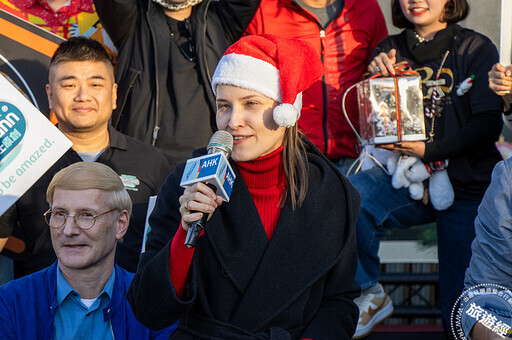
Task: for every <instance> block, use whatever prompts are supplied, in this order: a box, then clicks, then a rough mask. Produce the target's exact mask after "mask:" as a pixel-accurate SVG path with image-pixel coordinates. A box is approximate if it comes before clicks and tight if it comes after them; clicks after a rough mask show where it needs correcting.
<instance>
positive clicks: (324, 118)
mask: <svg viewBox="0 0 512 340" xmlns="http://www.w3.org/2000/svg"><path fill="white" fill-rule="evenodd" d="M318 28H320V58H321V59H322V64H324V51H325V48H324V45H325V30H324V29H323V28H322V26H320V25H318ZM324 66H325V64H324ZM322 104H323V109H322V129H323V131H324V150H323V153H324V155H327V150H328V144H327V143H328V141H329V139H328V138H327V84H326V82H325V74H324V75H322Z"/></svg>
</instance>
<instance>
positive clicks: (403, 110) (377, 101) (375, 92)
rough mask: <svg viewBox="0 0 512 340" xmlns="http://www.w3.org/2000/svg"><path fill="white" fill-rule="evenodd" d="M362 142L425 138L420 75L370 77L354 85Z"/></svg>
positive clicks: (405, 73) (400, 73)
mask: <svg viewBox="0 0 512 340" xmlns="http://www.w3.org/2000/svg"><path fill="white" fill-rule="evenodd" d="M357 100H358V105H359V124H360V134H361V139H362V140H363V143H367V144H385V143H399V142H403V141H418V140H426V139H427V138H426V133H425V120H424V112H423V94H422V91H421V77H420V76H419V75H417V73H414V72H412V71H405V72H400V70H397V75H396V76H394V77H380V78H379V77H375V76H373V77H370V78H369V79H366V80H364V81H361V82H360V83H358V84H357Z"/></svg>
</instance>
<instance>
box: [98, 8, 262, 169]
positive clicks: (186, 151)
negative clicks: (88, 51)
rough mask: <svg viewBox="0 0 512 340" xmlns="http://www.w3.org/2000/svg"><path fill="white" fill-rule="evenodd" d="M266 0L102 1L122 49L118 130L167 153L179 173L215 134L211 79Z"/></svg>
mask: <svg viewBox="0 0 512 340" xmlns="http://www.w3.org/2000/svg"><path fill="white" fill-rule="evenodd" d="M259 2H260V1H259V0H258V1H256V0H222V1H214V0H204V1H203V0H187V1H182V0H153V1H151V0H118V1H112V0H96V1H95V5H96V10H97V12H98V15H99V17H100V20H101V22H102V24H103V25H104V26H105V28H106V29H107V31H108V33H109V35H110V36H111V37H112V40H113V41H114V44H115V45H116V47H117V49H118V50H119V61H118V65H117V71H116V81H117V83H118V84H119V89H118V98H119V100H118V104H119V105H118V108H117V110H116V111H115V112H114V116H113V118H112V124H113V125H114V126H115V127H116V128H117V129H118V130H119V131H121V132H123V133H125V134H127V135H129V136H132V137H135V138H137V139H139V140H142V141H145V142H149V143H152V144H153V145H155V146H157V147H158V148H160V149H161V150H162V151H163V152H164V154H165V156H166V158H167V160H168V161H169V163H170V165H171V167H173V168H174V166H175V165H176V164H177V163H178V162H181V161H183V160H185V159H187V158H188V157H189V156H190V154H191V153H192V151H193V150H195V149H197V148H199V147H202V146H204V145H206V144H207V143H208V140H209V139H210V137H211V135H212V133H213V131H214V130H215V129H216V128H215V112H216V107H215V99H214V96H213V93H212V90H211V86H210V85H211V81H210V80H211V76H212V73H213V71H214V70H215V66H216V65H217V62H218V61H219V59H220V57H221V56H222V54H223V53H224V51H225V50H226V49H227V48H228V47H229V46H230V45H231V44H232V43H234V42H235V41H236V40H238V38H239V37H240V36H241V35H242V33H243V32H244V30H245V28H246V26H247V25H248V24H249V22H250V21H251V19H252V17H253V15H254V13H255V11H256V9H257V7H258V5H259Z"/></svg>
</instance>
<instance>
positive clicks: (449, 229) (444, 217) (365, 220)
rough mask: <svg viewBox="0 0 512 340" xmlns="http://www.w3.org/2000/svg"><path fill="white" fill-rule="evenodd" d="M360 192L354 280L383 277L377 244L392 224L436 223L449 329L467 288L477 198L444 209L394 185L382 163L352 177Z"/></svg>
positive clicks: (443, 308)
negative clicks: (453, 308) (427, 203)
mask: <svg viewBox="0 0 512 340" xmlns="http://www.w3.org/2000/svg"><path fill="white" fill-rule="evenodd" d="M349 179H350V181H351V182H352V183H353V184H354V186H355V187H356V188H357V189H358V190H359V192H360V194H361V210H360V213H359V218H358V221H357V227H356V228H357V233H356V234H357V252H358V257H359V261H358V267H357V272H356V281H357V282H358V283H359V285H361V289H366V288H368V287H370V286H372V285H374V284H375V283H377V282H378V280H379V264H380V261H379V257H378V251H379V244H380V240H381V238H382V236H383V234H384V230H385V229H388V228H407V227H411V226H414V225H421V224H426V223H431V222H436V223H437V246H438V258H439V290H440V291H439V297H440V301H441V313H442V318H443V324H444V325H445V329H446V330H449V328H446V327H449V326H448V325H449V320H450V313H451V309H452V307H453V305H454V303H455V301H456V300H457V298H458V297H459V295H460V293H461V292H462V290H463V288H464V273H465V271H466V268H467V267H468V265H469V261H470V259H471V242H472V241H473V239H474V238H475V229H474V220H475V217H476V215H477V209H478V205H479V204H480V202H479V201H470V200H461V199H455V202H454V203H453V205H452V206H451V207H450V208H448V209H447V210H444V211H437V210H435V209H434V208H433V207H432V205H430V204H429V205H424V204H423V203H422V202H421V201H415V200H413V199H411V198H410V196H409V190H408V189H404V188H402V189H398V190H397V189H394V188H393V187H392V186H391V178H390V177H389V176H388V175H387V174H386V173H385V172H384V171H383V170H382V169H380V168H378V167H376V168H373V169H370V170H368V171H363V172H359V173H357V174H355V175H353V176H350V177H349Z"/></svg>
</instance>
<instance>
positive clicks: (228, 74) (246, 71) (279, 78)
mask: <svg viewBox="0 0 512 340" xmlns="http://www.w3.org/2000/svg"><path fill="white" fill-rule="evenodd" d="M323 73H324V66H323V64H322V62H321V60H320V56H319V55H318V54H317V53H316V51H315V50H314V48H313V46H312V45H311V44H310V43H308V42H306V41H303V40H299V39H286V38H280V37H277V36H275V35H268V34H265V35H249V36H246V37H243V38H241V39H240V40H238V41H237V42H236V43H234V44H233V45H231V47H229V48H228V49H227V51H226V52H225V53H224V55H223V56H222V58H221V59H220V61H219V63H218V65H217V68H216V69H215V73H214V74H213V79H212V89H213V93H214V94H216V88H217V85H219V84H222V85H233V86H237V87H241V88H244V89H248V90H254V91H257V92H259V93H261V94H263V95H264V96H267V97H269V98H271V99H274V100H275V101H277V102H279V103H280V104H279V105H278V106H276V108H275V109H274V112H273V117H274V121H275V122H276V123H277V124H278V125H280V126H283V127H291V126H293V125H294V124H295V123H296V122H297V120H298V119H299V116H300V110H301V108H302V91H304V90H305V89H307V88H308V87H310V86H311V85H312V84H313V83H314V82H316V81H317V80H319V79H320V77H321V76H322V74H323Z"/></svg>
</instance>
